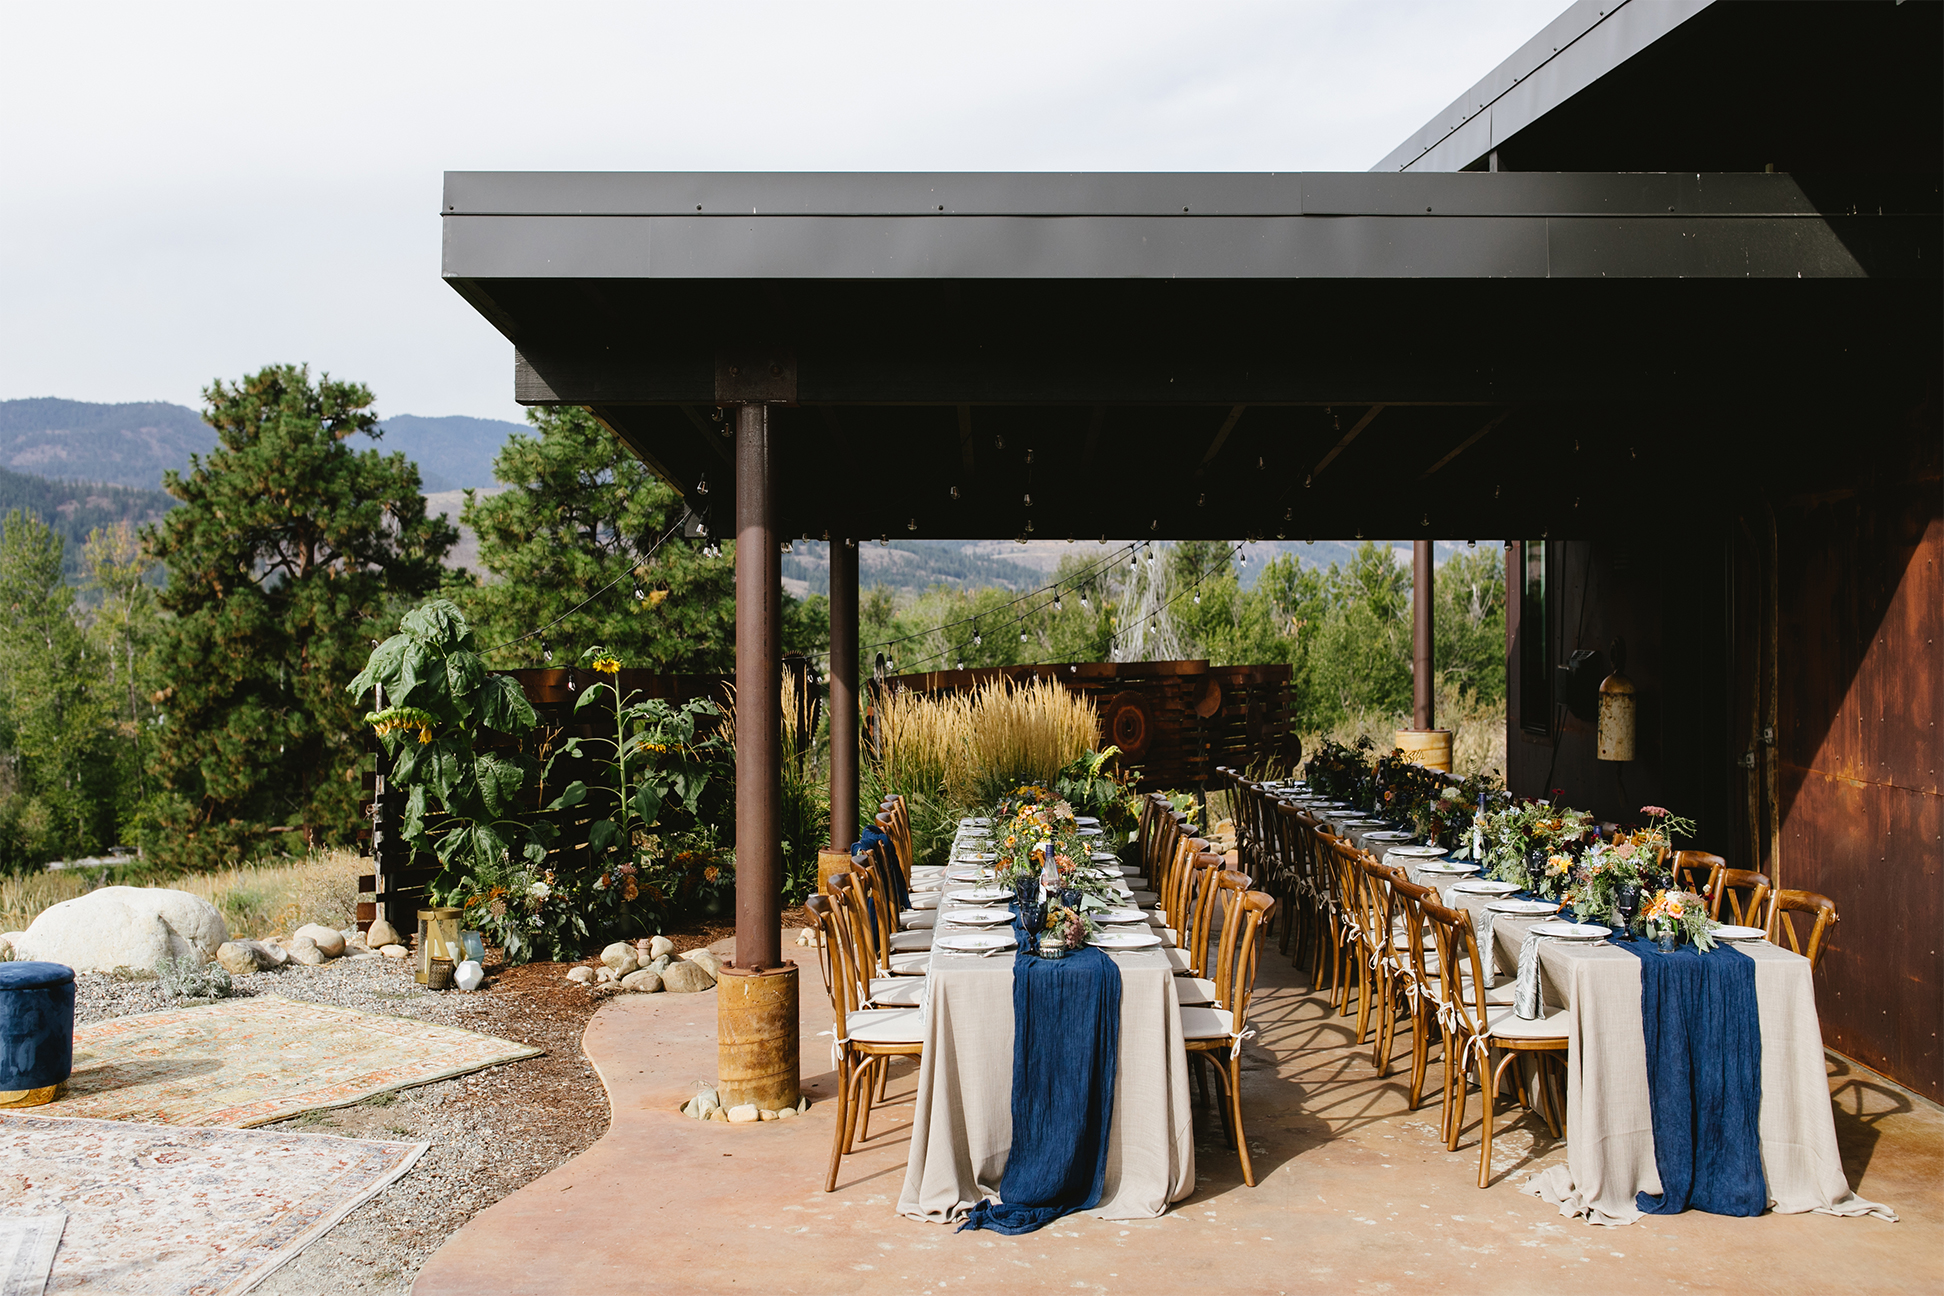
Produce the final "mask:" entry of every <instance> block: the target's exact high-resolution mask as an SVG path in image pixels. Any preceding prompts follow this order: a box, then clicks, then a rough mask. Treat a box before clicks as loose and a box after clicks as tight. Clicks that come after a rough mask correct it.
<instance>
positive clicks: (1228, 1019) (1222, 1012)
mask: <svg viewBox="0 0 1944 1296" xmlns="http://www.w3.org/2000/svg"><path fill="white" fill-rule="evenodd" d="M1234 1030H1235V1014H1234V1013H1231V1012H1230V1011H1229V1010H1228V1009H1226V1008H1188V1007H1184V1008H1183V1009H1182V1010H1181V1034H1182V1037H1183V1038H1184V1039H1190V1040H1211V1039H1221V1040H1225V1039H1227V1038H1229V1036H1230V1034H1231V1033H1233V1031H1234Z"/></svg>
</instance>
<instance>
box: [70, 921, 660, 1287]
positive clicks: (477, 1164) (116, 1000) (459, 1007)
mask: <svg viewBox="0 0 1944 1296" xmlns="http://www.w3.org/2000/svg"><path fill="white" fill-rule="evenodd" d="M680 948H684V949H687V948H691V946H688V945H683V946H681V947H680ZM570 966H572V965H571V964H561V963H534V964H529V965H527V966H525V967H516V968H510V969H500V968H497V967H495V966H494V965H492V964H490V963H489V964H488V968H487V970H488V973H489V975H490V978H491V979H490V980H489V981H488V983H487V986H486V987H485V988H484V989H482V990H480V991H478V992H477V993H474V994H462V993H460V992H458V991H446V992H437V993H435V992H432V991H428V990H426V989H425V988H424V987H422V986H420V985H418V984H417V983H416V982H415V981H413V979H412V973H411V970H410V965H409V964H408V963H406V962H404V961H402V960H401V961H395V960H392V959H386V958H379V957H376V956H372V957H369V958H344V959H338V960H336V961H334V962H331V963H327V964H325V965H324V966H322V967H315V968H308V967H303V966H300V965H292V966H290V967H288V968H285V969H280V970H278V971H275V972H259V973H257V974H256V975H254V976H249V977H239V978H237V982H236V994H237V995H238V996H239V997H240V996H250V995H261V994H272V995H280V996H282V997H283V998H285V999H301V1000H305V1001H307V1002H311V1003H325V1004H334V1005H337V1006H339V1007H344V1008H355V1009H358V1010H360V1011H363V1012H370V1013H381V1014H385V1015H388V1016H393V1017H410V1018H416V1019H417V1020H420V1021H428V1022H436V1023H438V1024H440V1025H443V1026H458V1027H462V1028H464V1029H466V1030H473V1031H479V1032H480V1033H482V1034H486V1035H497V1036H499V1037H501V1038H503V1039H511V1040H518V1041H519V1042H521V1043H524V1044H533V1045H537V1046H538V1047H540V1048H543V1049H545V1050H547V1051H546V1052H545V1053H544V1054H542V1055H541V1056H539V1057H533V1058H526V1059H522V1060H521V1061H517V1062H509V1063H506V1064H504V1065H502V1066H496V1067H489V1068H487V1069H486V1070H484V1071H477V1072H474V1073H473V1074H471V1075H465V1076H458V1077H455V1078H453V1079H451V1080H440V1081H436V1082H434V1083H432V1084H427V1085H420V1086H418V1087H416V1088H412V1089H406V1090H402V1091H399V1092H396V1093H387V1094H379V1095H377V1096H376V1097H374V1098H371V1099H368V1100H367V1101H365V1102H364V1103H361V1104H358V1105H357V1106H353V1107H340V1108H334V1109H332V1110H330V1111H325V1112H314V1113H310V1114H307V1115H305V1116H300V1117H298V1118H297V1119H295V1120H293V1121H286V1122H283V1124H284V1125H285V1126H287V1127H290V1128H296V1129H304V1130H311V1131H314V1132H316V1133H319V1134H338V1135H343V1136H345V1137H349V1138H373V1139H399V1140H403V1141H406V1142H414V1143H416V1142H424V1143H429V1144H431V1147H430V1148H428V1149H427V1151H426V1152H425V1154H424V1155H423V1156H421V1157H420V1158H419V1160H418V1162H417V1164H415V1165H414V1166H413V1167H412V1169H411V1170H410V1171H409V1172H408V1173H407V1174H406V1175H405V1176H404V1177H403V1178H402V1179H400V1180H399V1181H398V1182H397V1183H394V1184H392V1185H391V1186H390V1187H389V1188H387V1189H386V1190H385V1191H384V1192H382V1193H380V1194H379V1195H378V1196H377V1197H375V1198H373V1199H372V1200H371V1201H369V1202H367V1203H365V1204H364V1205H363V1206H361V1207H359V1208H358V1209H357V1210H356V1211H353V1212H352V1213H351V1214H350V1215H349V1216H347V1217H346V1218H345V1219H344V1220H343V1221H342V1222H341V1223H339V1224H338V1225H337V1227H336V1228H334V1229H332V1230H331V1231H330V1232H329V1233H328V1234H326V1235H325V1236H324V1237H322V1238H320V1239H318V1240H317V1241H316V1242H314V1243H312V1244H311V1245H310V1246H309V1247H307V1248H305V1250H304V1251H303V1253H302V1254H301V1255H299V1256H298V1257H297V1258H296V1259H295V1260H292V1261H291V1262H290V1263H289V1264H287V1265H285V1266H284V1267H283V1268H281V1269H279V1270H278V1271H277V1272H276V1273H274V1274H272V1275H271V1276H270V1277H269V1278H268V1279H266V1280H265V1281H264V1282H263V1283H262V1284H261V1285H260V1286H258V1287H256V1288H254V1289H253V1290H254V1291H255V1292H258V1293H264V1294H265V1296H314V1294H315V1293H318V1292H324V1291H331V1292H337V1291H345V1292H368V1293H403V1292H409V1291H410V1289H411V1285H412V1279H413V1277H414V1276H415V1275H416V1274H417V1273H418V1270H419V1266H421V1265H422V1264H424V1263H425V1260H426V1257H428V1256H429V1255H431V1254H432V1252H433V1251H434V1250H436V1249H437V1248H438V1246H439V1244H440V1243H441V1242H443V1241H445V1239H446V1238H447V1237H448V1236H450V1235H451V1234H452V1233H453V1232H454V1231H455V1230H457V1229H458V1228H459V1227H460V1226H461V1225H463V1224H464V1223H465V1222H466V1221H467V1220H469V1219H471V1218H472V1217H473V1215H474V1214H475V1213H477V1212H479V1211H481V1210H484V1209H485V1208H486V1207H488V1206H490V1205H492V1204H493V1203H494V1202H496V1201H498V1200H499V1199H500V1198H502V1197H504V1196H506V1195H507V1194H508V1193H511V1192H513V1191H514V1190H515V1189H517V1188H520V1187H523V1186H524V1185H526V1184H528V1183H531V1182H532V1181H533V1180H535V1179H537V1178H539V1177H540V1176H541V1175H543V1174H545V1173H547V1172H548V1171H549V1170H552V1169H553V1168H555V1167H556V1166H559V1165H561V1164H562V1163H564V1162H566V1161H567V1160H569V1159H570V1158H572V1157H574V1156H575V1155H577V1154H578V1153H579V1152H581V1151H582V1150H583V1149H585V1148H587V1147H588V1146H590V1145H591V1144H592V1143H593V1142H594V1141H595V1140H596V1139H598V1138H600V1136H601V1135H602V1134H603V1133H605V1132H606V1131H607V1126H608V1105H607V1095H606V1093H605V1092H604V1091H603V1089H602V1088H601V1082H600V1078H599V1077H598V1076H597V1075H596V1074H595V1072H594V1068H593V1067H592V1066H591V1065H589V1064H588V1061H587V1059H586V1058H585V1057H584V1056H583V1055H582V1053H581V1048H580V1040H581V1032H582V1030H583V1029H584V1028H585V1027H586V1025H587V1020H588V1018H590V1017H592V1016H593V1015H594V1010H595V1009H596V1008H598V1007H599V1006H600V1004H601V1003H602V1002H603V1001H604V999H605V995H596V994H592V993H590V992H588V991H587V990H584V989H582V988H581V987H579V986H576V985H573V984H572V983H570V982H568V981H566V980H565V979H564V978H565V975H566V970H567V968H568V967H570ZM75 980H76V986H75V1021H76V1023H77V1024H85V1023H88V1022H98V1021H103V1020H105V1019H107V1018H110V1017H120V1016H126V1015H128V1014H131V1013H144V1012H157V1011H160V1010H161V1009H164V1008H168V1007H171V1006H172V1005H171V1004H170V1003H169V1001H168V999H167V998H166V997H165V996H164V995H163V994H162V991H161V988H160V987H159V986H158V985H157V984H156V983H155V982H153V981H128V980H118V979H116V978H114V977H111V976H103V975H98V974H93V973H85V974H83V975H81V976H79V977H77V978H76V979H75Z"/></svg>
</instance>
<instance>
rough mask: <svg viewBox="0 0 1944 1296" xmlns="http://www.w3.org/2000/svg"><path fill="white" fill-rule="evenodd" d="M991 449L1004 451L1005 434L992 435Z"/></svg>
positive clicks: (996, 433)
mask: <svg viewBox="0 0 1944 1296" xmlns="http://www.w3.org/2000/svg"><path fill="white" fill-rule="evenodd" d="M992 448H993V449H994V450H1004V449H1005V448H1006V434H1005V433H1004V432H995V433H993V434H992Z"/></svg>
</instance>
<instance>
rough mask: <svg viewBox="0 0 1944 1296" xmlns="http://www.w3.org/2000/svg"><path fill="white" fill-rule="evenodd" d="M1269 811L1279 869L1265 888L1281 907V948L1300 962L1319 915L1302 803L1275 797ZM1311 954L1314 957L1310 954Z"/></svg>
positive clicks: (1314, 940)
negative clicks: (1284, 800)
mask: <svg viewBox="0 0 1944 1296" xmlns="http://www.w3.org/2000/svg"><path fill="white" fill-rule="evenodd" d="M1271 813H1272V814H1273V816H1274V821H1275V825H1276V853H1277V856H1278V860H1277V862H1278V864H1279V866H1280V871H1279V874H1278V877H1277V882H1278V885H1275V886H1271V887H1268V888H1265V889H1266V890H1268V892H1269V893H1270V894H1271V895H1273V896H1275V897H1276V899H1277V900H1278V901H1279V902H1280V906H1281V908H1282V911H1283V912H1282V952H1283V953H1285V954H1288V955H1289V956H1290V960H1291V961H1292V962H1294V963H1296V964H1297V965H1298V966H1301V965H1302V962H1303V955H1304V952H1305V951H1306V950H1313V949H1314V948H1315V946H1316V943H1317V937H1318V924H1319V919H1320V917H1321V912H1320V904H1319V902H1318V899H1317V891H1316V871H1315V858H1314V856H1313V855H1312V854H1311V851H1310V840H1309V833H1308V832H1307V831H1306V827H1305V824H1306V816H1305V815H1304V814H1303V810H1302V807H1300V806H1293V805H1289V804H1287V803H1285V802H1282V801H1277V802H1275V803H1274V805H1273V808H1272V811H1271ZM1292 947H1293V948H1292ZM1311 958H1312V961H1314V955H1313V954H1312V956H1311ZM1310 984H1311V986H1314V985H1315V984H1316V976H1315V974H1314V973H1312V974H1311V976H1310Z"/></svg>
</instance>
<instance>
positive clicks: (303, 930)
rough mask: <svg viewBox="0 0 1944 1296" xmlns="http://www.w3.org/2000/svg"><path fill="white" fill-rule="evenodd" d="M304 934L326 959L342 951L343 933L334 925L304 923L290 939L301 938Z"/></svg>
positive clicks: (334, 956)
mask: <svg viewBox="0 0 1944 1296" xmlns="http://www.w3.org/2000/svg"><path fill="white" fill-rule="evenodd" d="M306 936H308V937H310V940H311V944H313V945H315V946H317V952H318V953H320V954H322V955H323V956H324V957H325V958H327V959H334V958H337V957H338V956H340V955H341V954H343V953H344V933H343V932H341V931H339V930H337V928H335V927H326V926H324V925H323V924H322V923H305V924H304V925H303V926H302V927H299V928H298V929H297V932H296V935H294V936H292V937H291V939H292V940H302V939H304V938H305V937H306Z"/></svg>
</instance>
